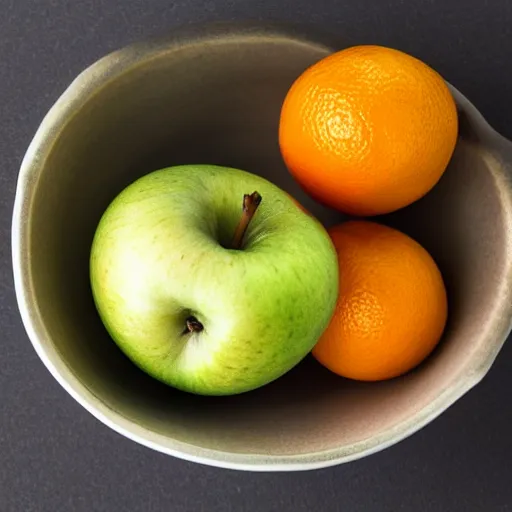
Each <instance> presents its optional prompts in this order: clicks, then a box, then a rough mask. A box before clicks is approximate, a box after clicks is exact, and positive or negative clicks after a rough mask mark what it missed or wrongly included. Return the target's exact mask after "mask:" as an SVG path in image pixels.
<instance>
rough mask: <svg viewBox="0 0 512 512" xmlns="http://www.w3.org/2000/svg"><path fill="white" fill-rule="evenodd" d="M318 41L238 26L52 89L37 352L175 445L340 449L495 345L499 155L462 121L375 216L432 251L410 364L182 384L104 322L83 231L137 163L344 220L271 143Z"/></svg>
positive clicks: (413, 406)
mask: <svg viewBox="0 0 512 512" xmlns="http://www.w3.org/2000/svg"><path fill="white" fill-rule="evenodd" d="M328 51H329V50H328V49H326V48H325V47H323V46H321V45H316V44H312V43H304V42H301V41H298V40H294V39H290V38H285V37H277V36H276V37H268V36H265V37H260V38H255V37H253V36H247V37H246V36H243V35H241V36H239V37H230V38H224V39H223V38H218V39H213V40H207V41H202V42H194V43H191V44H184V45H179V46H175V47H173V46H170V47H167V48H166V49H159V51H154V52H153V53H151V52H150V53H151V58H147V59H139V60H137V59H135V58H134V57H129V59H131V60H132V61H133V62H132V63H131V64H130V65H128V66H125V64H126V63H122V64H120V65H118V66H117V67H116V66H115V65H113V66H112V68H108V67H103V68H101V70H100V74H101V73H103V74H104V75H105V76H102V77H101V79H100V80H99V81H100V83H101V87H99V88H98V89H97V90H94V91H86V93H85V96H84V100H83V101H80V102H79V103H76V102H75V103H73V102H74V100H72V99H71V98H70V97H68V98H67V100H69V102H70V103H67V100H65V101H62V102H61V104H60V108H61V109H66V108H68V107H69V104H72V107H70V111H69V112H68V113H71V115H69V118H68V119H67V121H66V122H65V123H64V124H62V125H61V126H59V127H58V130H59V131H58V133H56V134H55V135H56V137H55V140H54V141H53V143H52V146H51V148H50V149H49V150H48V151H47V152H45V153H44V154H41V155H40V158H39V159H36V160H35V161H34V163H33V165H34V166H35V167H36V168H37V172H40V175H39V177H38V180H37V183H35V184H34V188H33V195H32V197H31V202H30V205H29V207H28V210H27V212H26V215H27V216H28V219H29V225H28V231H27V233H28V242H29V255H30V262H29V265H30V268H29V271H30V276H31V280H32V287H33V292H34V302H35V304H36V306H37V309H38V313H39V315H40V317H41V318H42V319H43V322H44V327H45V329H46V332H47V338H46V339H45V340H44V341H43V344H45V345H46V346H45V347H44V350H47V351H50V350H56V351H57V352H58V354H59V356H60V359H61V360H62V361H64V362H65V364H66V366H67V367H68V369H69V370H70V371H71V372H72V373H73V374H74V375H75V377H76V378H77V379H78V380H79V381H80V382H81V383H82V384H83V386H85V387H86V388H87V389H88V390H89V391H90V392H91V393H93V394H94V395H95V396H96V397H97V398H98V399H99V400H100V401H102V402H103V403H104V404H106V405H107V406H108V407H109V408H110V409H112V410H113V411H115V412H116V413H118V414H120V415H121V416H123V417H124V418H126V419H128V420H131V421H133V422H135V423H136V424H137V425H139V426H142V427H144V428H145V429H147V430H149V431H152V432H154V433H157V434H161V435H163V436H165V437H166V438H167V439H168V446H170V447H172V442H173V440H177V441H182V442H184V443H189V444H191V445H195V446H197V447H201V448H206V449H215V450H220V451H222V452H226V453H244V454H253V453H254V454H256V453H257V454H264V455H266V456H281V455H300V454H308V453H313V452H323V451H328V450H332V449H339V450H341V452H340V453H342V452H343V450H345V453H349V452H350V450H351V446H352V445H353V444H354V443H357V442H359V441H363V440H365V439H369V438H374V437H376V436H379V435H381V434H382V432H385V431H389V430H392V429H393V428H395V427H396V426H397V425H400V424H401V423H402V422H404V421H406V420H408V419H409V418H411V417H414V416H415V415H416V414H417V413H418V411H421V410H424V409H425V408H428V407H429V406H430V405H429V404H431V403H432V402H433V401H434V400H436V399H437V398H439V397H440V396H441V395H442V394H443V393H445V392H446V390H448V389H450V388H452V387H454V386H457V385H458V384H459V383H460V382H464V381H465V380H467V379H470V378H471V377H472V373H474V372H475V371H477V368H475V364H474V360H475V357H477V358H478V361H487V359H486V354H487V353H488V352H489V351H490V350H493V348H492V346H489V339H490V337H492V336H493V332H495V334H496V330H497V327H496V324H495V323H493V321H494V320H493V319H494V318H495V316H496V310H497V309H498V308H499V304H500V299H501V298H502V297H501V296H500V293H501V292H500V290H502V289H503V283H504V282H505V281H506V279H508V274H507V272H508V271H507V266H506V263H507V256H506V254H507V252H506V248H507V244H508V238H507V232H508V231H507V230H508V229H509V225H510V224H509V222H510V219H509V218H508V217H507V215H508V214H507V213H506V212H505V207H504V201H505V200H504V198H503V194H502V184H501V183H500V176H501V175H502V171H501V169H500V165H501V164H500V162H499V161H498V160H496V159H495V158H494V157H493V156H492V154H491V153H489V152H488V151H487V150H486V149H485V148H483V146H482V145H481V144H480V143H479V142H478V140H476V141H475V140H472V138H471V137H466V136H465V135H464V134H463V136H462V137H461V139H460V140H459V142H458V146H457V149H456V152H455V154H454V157H453V159H452V162H451V164H450V166H449V168H448V170H447V172H446V174H445V176H444V177H443V178H442V180H441V181H440V183H439V184H438V185H437V186H436V187H435V189H434V190H433V191H432V192H431V193H430V194H429V195H428V196H426V197H425V198H424V199H422V200H420V201H419V202H417V203H416V204H415V205H413V206H411V207H409V208H406V209H404V210H402V211H400V212H398V213H396V214H393V215H390V216H386V217H384V218H382V219H381V220H382V221H383V222H386V223H389V224H391V225H395V226H397V227H399V228H401V229H403V230H404V231H405V232H407V233H409V234H410V235H412V236H413V237H414V238H416V239H417V240H418V241H419V242H420V243H422V244H423V245H424V246H425V247H426V248H427V249H428V250H429V251H430V253H431V254H432V255H433V256H434V258H435V259H436V261H437V262H438V264H439V266H440V268H441V270H442V272H443V275H444V277H445V280H446V283H447V287H448V291H449V296H450V322H449V326H448V328H447V331H446V335H445V337H444V339H443V342H442V344H441V345H440V346H439V348H438V349H437V350H436V351H435V353H434V354H433V355H432V356H431V357H430V358H429V359H428V360H427V361H426V362H425V364H423V365H421V366H420V367H419V368H418V369H416V370H415V371H413V372H411V373H410V374H408V375H406V376H404V377H401V378H398V379H395V380H393V381H389V382H384V383H378V384H362V383H355V382H349V381H347V380H344V379H341V378H338V377H336V376H334V375H333V374H331V373H329V372H328V371H326V370H325V369H323V368H322V367H320V366H319V365H318V364H317V363H316V362H315V361H314V360H313V359H312V358H311V357H308V358H306V360H305V361H303V363H301V364H300V365H299V366H297V367H296V368H294V369H293V370H292V371H290V372H289V373H288V374H287V375H286V376H285V377H283V378H281V379H279V380H278V381H276V382H274V383H272V384H270V385H268V386H265V387H264V388H261V389H259V390H256V391H254V392H251V393H247V394H244V395H241V396H235V397H226V398H205V397H198V396H191V395H187V394H184V393H180V392H178V391H175V390H173V389H171V388H169V387H167V386H164V385H163V384H160V383H158V382H156V381H154V380H152V379H151V378H149V377H148V376H146V375H145V374H144V373H142V372H141V371H140V370H138V369H137V368H135V366H134V365H132V364H131V363H130V362H129V361H128V360H127V359H126V358H125V357H124V356H123V355H122V353H121V352H120V351H119V349H118V348H117V346H116V345H115V344H114V343H113V342H112V340H111V339H110V338H109V337H108V335H107V333H106V331H105V329H104V328H103V326H102V324H101V322H100V320H99V317H98V315H97V313H96V311H95V308H94V305H93V302H92V298H91V292H90V286H89V274H88V258H89V250H90V246H91V241H92V237H93V234H94V231H95V228H96V226H97V223H98V221H99V219H100V216H101V215H102V213H103V211H104V210H105V208H106V207H107V205H108V204H109V203H110V201H111V200H112V199H113V198H114V197H115V195H116V194H117V193H119V192H120V191H121V190H122V189H123V188H124V187H125V186H126V185H128V184H129V183H130V182H132V181H133V180H135V179H136V178H138V177H140V176H141V175H143V174H145V173H148V172H151V171H153V170H155V169H158V168H162V167H166V166H170V165H175V164H180V163H213V164H219V165H227V166H233V167H238V168H242V169H245V170H248V171H251V172H255V173H257V174H260V175H263V176H265V177H267V178H268V179H270V180H271V181H273V182H275V183H276V184H278V185H280V186H281V187H283V188H285V189H286V190H288V191H289V192H290V193H291V194H292V195H293V196H295V197H296V198H297V199H298V200H299V201H301V202H302V203H303V204H304V206H306V207H307V208H308V209H310V210H311V211H312V212H313V213H314V214H315V215H317V216H318V217H319V218H320V219H321V220H322V221H323V222H324V223H325V224H326V225H332V224H334V223H337V222H340V221H341V220H343V217H342V216H341V215H339V214H337V213H335V212H333V211H331V210H329V209H327V208H324V207H322V206H321V205H318V204H316V203H314V202H313V201H312V200H311V199H309V198H308V197H307V196H306V195H305V194H304V193H303V192H302V191H301V189H300V188H299V187H298V186H297V184H296V183H295V182H294V181H293V180H292V179H291V177H290V175H289V174H288V173H287V172H286V169H285V167H284V165H283V162H282V160H281V157H280V153H279V148H278V143H277V140H278V139H277V129H278V119H279V111H280V106H281V103H282V101H283V99H284V96H285V94H286V91H287V90H288V88H289V87H290V85H291V84H292V82H293V81H294V79H295V78H296V77H297V76H298V75H299V74H300V73H301V72H302V71H303V70H304V69H305V68H306V67H307V66H309V65H310V64H312V63H313V62H315V61H317V60H318V59H320V58H321V57H323V56H324V55H326V54H327V53H328ZM120 69H122V71H120ZM470 131H471V130H470ZM496 335H498V334H496ZM482 364H484V363H482ZM162 442H167V441H162Z"/></svg>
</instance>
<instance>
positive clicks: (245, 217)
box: [231, 191, 262, 249]
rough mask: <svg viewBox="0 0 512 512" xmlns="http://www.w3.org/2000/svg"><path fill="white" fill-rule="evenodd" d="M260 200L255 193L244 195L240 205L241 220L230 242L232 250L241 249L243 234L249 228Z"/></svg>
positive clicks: (258, 195)
mask: <svg viewBox="0 0 512 512" xmlns="http://www.w3.org/2000/svg"><path fill="white" fill-rule="evenodd" d="M261 200H262V197H261V196H260V194H259V193H258V192H256V191H255V192H253V193H252V194H244V200H243V203H242V212H243V213H242V218H241V219H240V222H239V223H238V226H237V227H236V231H235V236H234V237H233V241H232V242H231V248H232V249H241V248H242V242H243V239H244V235H245V232H246V231H247V227H248V226H249V223H250V222H251V219H252V218H253V217H254V214H255V213H256V210H257V209H258V206H259V205H260V203H261Z"/></svg>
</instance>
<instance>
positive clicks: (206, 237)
mask: <svg viewBox="0 0 512 512" xmlns="http://www.w3.org/2000/svg"><path fill="white" fill-rule="evenodd" d="M254 191H257V192H259V194H260V195H261V196H262V202H261V204H260V206H259V208H258V209H257V211H256V214H255V215H254V217H253V219H252V221H251V222H250V224H249V227H248V229H247V232H246V234H245V237H244V243H243V245H242V248H241V249H240V250H236V249H231V248H230V245H231V241H232V237H233V234H234V233H235V229H236V227H237V225H238V223H239V221H240V218H241V214H242V201H243V196H244V194H251V193H252V192H254ZM90 278H91V287H92V292H93V297H94V301H95V304H96V308H97V310H98V312H99V315H100V317H101V319H102V321H103V323H104V325H105V327H106V328H107V330H108V332H109V333H110V335H111V337H112V338H113V340H114V341H115V342H116V343H117V344H118V346H119V347H120V348H121V350H122V351H123V352H124V353H125V354H126V355H127V356H128V357H129V358H130V359H131V360H132V361H133V362H134V363H135V364H136V365H137V366H139V367H140V368H141V369H142V370H144V371H145V372H147V373H148V374H149V375H151V376H152V377H154V378H156V379H158V380H160V381H162V382H164V383H166V384H168V385H170V386H173V387H175V388H178V389H180V390H183V391H188V392H191V393H195V394H202V395H232V394H238V393H243V392H246V391H249V390H252V389H255V388H258V387H260V386H263V385H265V384H267V383H268V382H270V381H273V380H275V379H277V378H278V377H280V376H281V375H283V374H284V373H286V372H287V371H289V370H290V369H291V368H292V367H293V366H295V365H296V364H297V363H298V362H299V361H301V360H302V359H303V358H304V357H305V356H306V355H307V354H308V353H309V352H310V351H311V349H312V348H313V346H314V345H315V344H316V342H317V340H318V339H319V337H320V335H321V334H322V333H323V331H324V330H325V329H326V327H327V325H328V323H329V321H330V319H331V316H332V314H333V312H334V308H335V305H336V299H337V295H338V264H337V256H336V251H335V249H334V246H333V244H332V242H331V240H330V237H329V235H328V234H327V232H326V231H325V229H324V228H323V226H322V225H321V224H320V223H319V222H318V220H316V219H315V218H314V217H312V216H310V215H308V214H306V213H304V212H303V211H302V210H301V209H300V208H299V207H298V206H297V204H296V202H294V200H293V199H292V198H291V197H290V196H289V195H288V194H287V193H286V192H284V191H283V190H281V189H280V188H278V187H277V186H275V185H273V184H272V183H270V182H269V181H267V180H265V179H263V178H261V177H259V176H256V175H253V174H250V173H248V172H245V171H241V170H238V169H232V168H226V167H219V166H212V165H183V166H176V167H170V168H167V169H162V170H159V171H155V172H152V173H150V174H148V175H145V176H144V177H142V178H140V179H138V180H137V181H136V182H134V183H132V184H131V185H129V186H128V187H127V188H126V189H124V190H123V191H122V192H121V193H120V194H119V195H118V196H117V197H116V198H115V199H114V201H113V202H112V203H111V204H110V206H109V207H108V208H107V210H106V211H105V213H104V214H103V216H102V218H101V220H100V223H99V225H98V227H97V230H96V233H95V236H94V240H93V244H92V249H91V258H90ZM191 316H193V317H195V318H196V319H197V320H198V321H199V322H201V324H202V325H203V326H204V329H203V330H202V331H201V332H191V333H187V334H184V331H185V327H186V319H187V318H189V317H191Z"/></svg>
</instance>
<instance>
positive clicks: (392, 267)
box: [313, 221, 448, 381]
mask: <svg viewBox="0 0 512 512" xmlns="http://www.w3.org/2000/svg"><path fill="white" fill-rule="evenodd" d="M329 234H330V236H331V238H332V240H333V242H334V246H335V247H336V251H337V253H338V259H339V271H340V288H339V290H340V291H339V297H338V302H337V305H336V310H335V313H334V315H333V317H332V319H331V322H330V324H329V326H328V327H327V329H326V331H325V332H324V333H323V335H322V337H321V338H320V340H319V341H318V343H317V345H316V346H315V347H314V348H313V355H314V357H315V358H316V359H317V360H318V361H319V362H320V363H321V364H322V365H324V366H325V367H327V368H328V369H329V370H331V371H333V372H335V373H337V374H338V375H342V376H344V377H348V378H350V379H356V380H363V381H377V380H384V379H390V378H393V377H397V376H399V375H402V374H404V373H406V372H408V371H409V370H411V369H412V368H414V367H415V366H417V365H418V364H419V363H420V362H421V361H423V360H424V359H425V358H426V357H427V356H428V355H429V354H430V353H431V352H432V350H433V349H434V347H435V346H436V345H437V343H438V342H439V340H440V338H441V336H442V333H443V331H444V328H445V324H446V319H447V309H448V307H447V298H446V291H445V286H444V283H443V279H442V276H441V273H440V271H439V269H438V267H437V265H436V264H435V262H434V260H433V259H432V257H431V256H430V255H429V254H428V253H427V251H426V250H425V249H424V248H423V247H422V246H421V245H419V244H418V243H417V242H415V241H414V240H413V239H412V238H410V237H409V236H407V235H405V234H404V233H401V232H400V231H397V230H396V229H393V228H389V227H386V226H383V225H380V224H376V223H374V222H368V221H350V222H347V223H345V224H341V225H338V226H335V227H333V228H331V229H330V230H329Z"/></svg>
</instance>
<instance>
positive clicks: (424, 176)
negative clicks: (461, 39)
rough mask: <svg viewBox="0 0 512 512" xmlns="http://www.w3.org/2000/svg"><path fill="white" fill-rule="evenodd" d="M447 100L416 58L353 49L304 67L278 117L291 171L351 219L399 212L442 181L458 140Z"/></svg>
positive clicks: (432, 74) (393, 52)
mask: <svg viewBox="0 0 512 512" xmlns="http://www.w3.org/2000/svg"><path fill="white" fill-rule="evenodd" d="M457 130H458V119H457V110H456V105H455V102H454V99H453V97H452V95H451V93H450V90H449V89H448V86H447V85H446V83H445V82H444V80H443V79H442V78H441V76H440V75H439V74H438V73H437V72H436V71H434V70H433V69H432V68H430V67H429V66H428V65H427V64H425V63H423V62H421V61H420V60H418V59H416V58H414V57H412V56H410V55H407V54H406V53H403V52H401V51H398V50H394V49H390V48H384V47H381V46H355V47H352V48H348V49H346V50H343V51H339V52H337V53H334V54H332V55H330V56H328V57H326V58H324V59H322V60H320V61H319V62H317V63H316V64H314V65H313V66H311V67H310V68H308V69H307V70H306V71H305V72H304V73H303V74H302V75H301V76H300V77H299V78H298V79H297V80H296V81H295V83H294V84H293V85H292V87H291V88H290V90H289V91H288V94H287V95H286V98H285V101H284V103H283V106H282V110H281V117H280V123H279V144H280V148H281V153H282V156H283V159H284V161H285V163H286V165H287V167H288V169H289V170H290V172H291V174H292V175H293V176H294V177H295V178H296V180H297V181H298V182H299V183H300V184H301V185H302V187H303V188H304V189H305V190H306V191H307V192H308V193H309V194H310V195H311V196H313V197H314V198H315V199H317V200H318V201H320V202H322V203H324V204H326V205H328V206H331V207H334V208H337V209H339V210H342V211H345V212H347V213H351V214H355V215H377V214H382V213H388V212H391V211H394V210H397V209H399V208H402V207H404V206H406V205H408V204H410V203H412V202H414V201H416V200H417V199H419V198H420V197H422V196H423V195H425V194H426V193H427V192H428V191H429V190H430V189H431V188H432V187H433V186H434V185H435V184H436V183H437V182H438V180H439V179H440V177H441V176H442V174H443V172H444V170H445V169H446V166H447V164H448V162H449V160H450V158H451V155H452V153H453V150H454V148H455V143H456V139H457Z"/></svg>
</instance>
